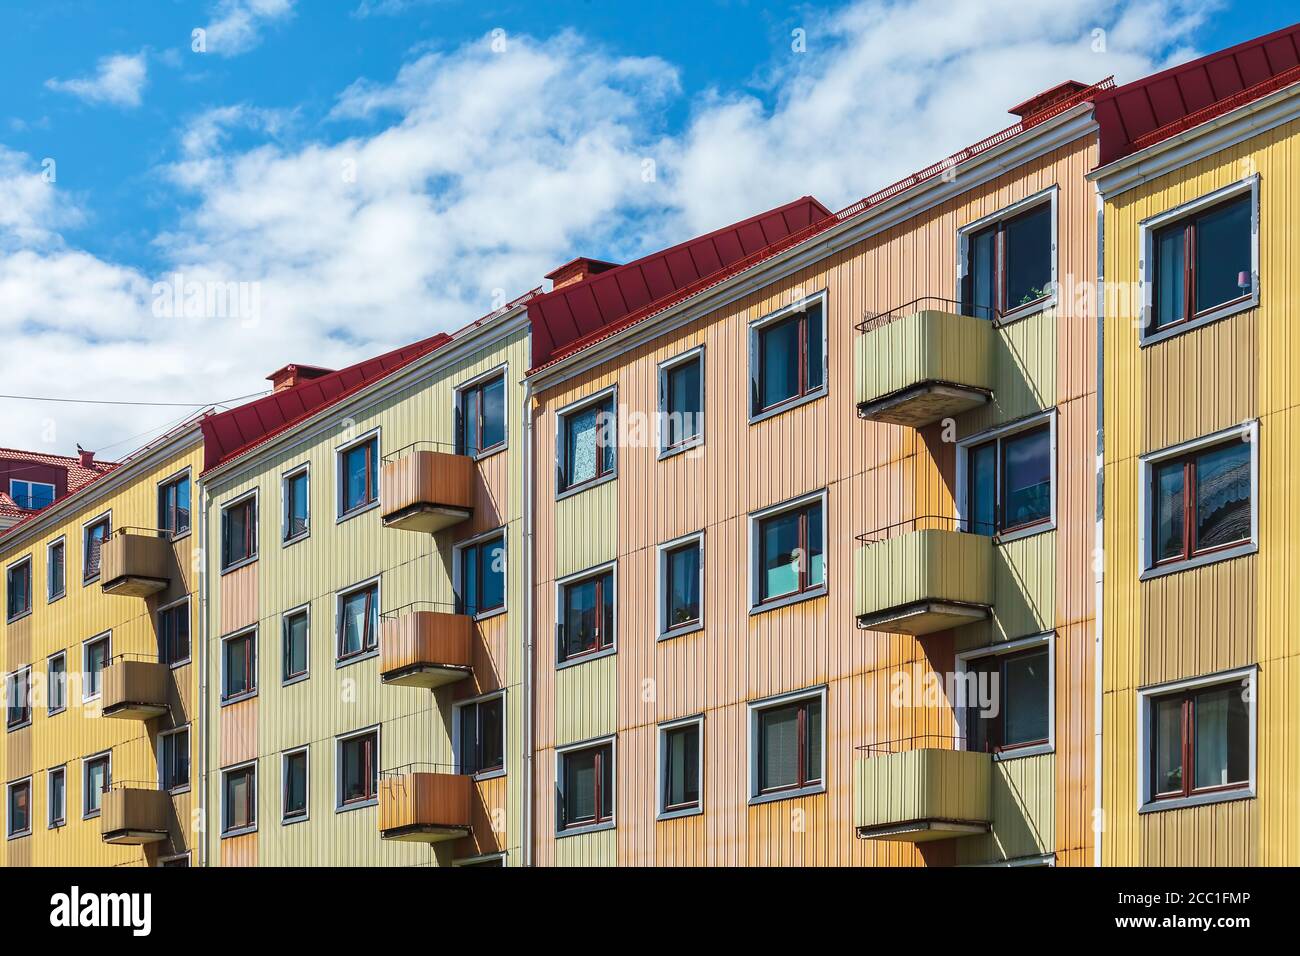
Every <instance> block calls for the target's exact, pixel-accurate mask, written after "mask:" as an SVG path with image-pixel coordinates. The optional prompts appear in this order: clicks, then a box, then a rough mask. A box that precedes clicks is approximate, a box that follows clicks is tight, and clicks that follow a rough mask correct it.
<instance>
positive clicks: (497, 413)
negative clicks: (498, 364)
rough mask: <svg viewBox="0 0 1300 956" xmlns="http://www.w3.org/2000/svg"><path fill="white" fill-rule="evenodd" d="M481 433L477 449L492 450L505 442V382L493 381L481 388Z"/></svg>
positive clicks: (502, 379) (502, 380)
mask: <svg viewBox="0 0 1300 956" xmlns="http://www.w3.org/2000/svg"><path fill="white" fill-rule="evenodd" d="M481 401H482V412H481V414H482V416H483V431H482V434H481V435H480V436H479V446H478V447H479V449H480V450H481V449H484V448H492V447H495V446H496V445H499V444H501V443H502V442H503V441H505V440H506V380H505V379H504V378H498V379H495V380H494V381H492V382H489V383H488V384H487V385H485V386H484V387H483V394H482V399H481Z"/></svg>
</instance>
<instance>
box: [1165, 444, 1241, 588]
mask: <svg viewBox="0 0 1300 956" xmlns="http://www.w3.org/2000/svg"><path fill="white" fill-rule="evenodd" d="M1250 486H1251V454H1250V444H1249V443H1247V442H1244V441H1231V442H1227V443H1225V444H1222V445H1215V446H1213V447H1211V448H1209V449H1204V450H1200V451H1196V452H1193V453H1191V454H1189V455H1185V456H1183V457H1181V458H1177V459H1174V460H1172V461H1165V462H1160V463H1159V464H1157V465H1156V466H1155V467H1153V468H1152V471H1151V494H1152V498H1153V507H1152V509H1151V511H1152V517H1151V520H1152V534H1153V536H1154V537H1153V542H1152V556H1153V559H1154V561H1155V562H1156V563H1157V564H1160V563H1163V562H1167V561H1181V560H1186V559H1188V558H1191V557H1193V556H1194V555H1197V554H1203V553H1206V552H1210V551H1215V550H1218V549H1220V548H1225V547H1230V546H1232V545H1234V544H1241V543H1243V542H1246V541H1249V540H1250V536H1251V510H1250V508H1251V503H1250V494H1251V488H1250ZM1188 500H1191V501H1193V502H1195V510H1194V511H1193V512H1192V513H1191V514H1190V515H1189V514H1188V513H1187V511H1188V509H1187V502H1188Z"/></svg>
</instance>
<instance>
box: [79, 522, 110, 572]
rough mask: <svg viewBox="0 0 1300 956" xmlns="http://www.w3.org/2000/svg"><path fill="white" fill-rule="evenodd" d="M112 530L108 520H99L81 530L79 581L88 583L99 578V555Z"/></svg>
mask: <svg viewBox="0 0 1300 956" xmlns="http://www.w3.org/2000/svg"><path fill="white" fill-rule="evenodd" d="M111 528H112V522H111V521H110V520H109V519H108V518H100V519H98V520H97V521H93V522H91V523H90V524H88V525H86V526H85V528H83V529H82V540H81V579H82V581H84V582H86V583H90V582H91V581H93V580H95V578H97V577H99V555H100V551H101V550H102V549H103V547H104V542H105V541H107V540H108V536H109V533H110V531H111Z"/></svg>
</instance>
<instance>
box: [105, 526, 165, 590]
mask: <svg viewBox="0 0 1300 956" xmlns="http://www.w3.org/2000/svg"><path fill="white" fill-rule="evenodd" d="M173 561H174V558H173V555H172V542H171V539H170V537H169V536H168V535H167V533H166V532H162V531H134V530H130V529H125V528H124V529H122V530H120V531H117V532H115V533H114V534H113V535H112V536H111V537H110V538H109V539H108V540H107V541H105V542H104V543H103V545H102V546H101V550H100V558H99V580H100V587H101V588H102V589H103V592H104V593H105V594H119V595H124V596H126V597H149V596H150V595H151V594H157V593H158V592H159V591H162V590H165V589H166V588H167V586H168V585H169V584H171V576H172V564H173Z"/></svg>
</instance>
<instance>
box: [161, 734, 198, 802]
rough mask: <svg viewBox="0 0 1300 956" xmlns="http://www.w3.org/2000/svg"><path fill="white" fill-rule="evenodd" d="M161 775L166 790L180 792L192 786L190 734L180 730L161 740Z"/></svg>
mask: <svg viewBox="0 0 1300 956" xmlns="http://www.w3.org/2000/svg"><path fill="white" fill-rule="evenodd" d="M161 742H162V753H161V754H160V757H159V768H158V769H159V773H160V775H161V777H162V788H163V789H164V790H179V789H181V788H182V787H186V788H188V787H189V785H190V732H189V731H188V730H178V731H176V733H174V734H166V735H164V736H163V737H162V738H161Z"/></svg>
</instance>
